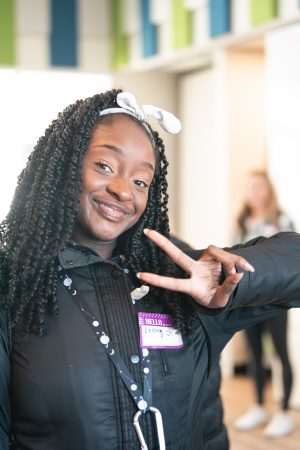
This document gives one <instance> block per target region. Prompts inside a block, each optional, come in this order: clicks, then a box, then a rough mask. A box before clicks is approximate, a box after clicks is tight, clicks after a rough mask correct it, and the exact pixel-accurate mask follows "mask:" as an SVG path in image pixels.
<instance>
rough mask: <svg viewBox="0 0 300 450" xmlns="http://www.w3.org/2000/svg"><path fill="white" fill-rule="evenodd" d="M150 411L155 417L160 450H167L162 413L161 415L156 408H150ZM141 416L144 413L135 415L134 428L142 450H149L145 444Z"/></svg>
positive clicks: (139, 412) (140, 412)
mask: <svg viewBox="0 0 300 450" xmlns="http://www.w3.org/2000/svg"><path fill="white" fill-rule="evenodd" d="M149 411H151V412H152V413H153V414H154V417H155V423H156V431H157V437H158V443H159V450H165V449H166V444H165V435H164V427H163V421H162V417H161V413H160V411H159V409H157V408H154V406H149ZM141 415H142V411H138V412H137V413H135V415H134V417H133V426H134V428H135V431H136V434H137V437H138V440H139V441H140V444H141V450H148V446H147V444H146V442H145V439H144V435H143V432H142V429H141V426H140V424H139V418H140V416H141Z"/></svg>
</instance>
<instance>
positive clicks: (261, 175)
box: [235, 171, 295, 438]
mask: <svg viewBox="0 0 300 450" xmlns="http://www.w3.org/2000/svg"><path fill="white" fill-rule="evenodd" d="M293 229H294V228H293V224H292V222H291V220H290V219H289V217H287V215H286V214H285V213H283V211H281V209H280V208H279V205H278V201H277V196H276V192H275V189H274V186H273V185H272V183H271V181H270V179H269V177H268V175H267V173H266V172H264V171H254V172H252V173H251V174H250V175H249V177H248V180H247V184H246V192H245V200H244V205H243V207H242V209H241V212H240V215H239V217H238V233H237V241H238V242H245V241H248V240H249V239H252V238H253V237H255V236H266V237H269V236H272V235H273V234H275V233H278V232H280V231H293ZM287 327H288V315H287V311H283V312H282V314H279V315H278V316H276V317H273V318H271V319H268V320H267V321H264V322H261V323H258V324H256V325H255V326H253V327H250V328H247V329H246V330H245V331H246V336H247V341H248V344H249V348H250V351H251V355H252V361H251V372H252V377H253V381H254V386H255V398H256V402H255V404H253V405H252V406H250V408H249V409H248V410H247V411H246V412H245V413H244V414H243V415H242V416H241V417H239V418H238V419H237V420H236V422H235V426H236V428H237V429H239V430H242V431H249V430H252V429H254V428H257V427H260V426H262V425H266V423H267V422H268V419H269V417H268V412H267V410H266V408H265V405H264V403H265V398H264V389H265V367H264V361H263V357H264V354H263V353H264V352H263V340H262V338H263V334H264V332H265V331H266V330H269V332H270V334H271V337H272V341H273V344H274V348H275V350H276V353H277V354H278V356H279V358H280V360H281V364H282V385H283V398H282V402H281V408H280V410H279V411H278V412H277V413H276V414H274V416H273V417H272V419H271V421H270V422H269V423H268V425H267V427H266V428H265V430H264V434H265V435H266V436H268V437H272V438H276V437H282V436H284V435H286V434H288V433H290V432H291V431H292V430H293V429H294V427H295V425H294V421H293V418H292V417H291V415H290V414H289V399H290V394H291V390H292V382H293V374H292V368H291V364H290V361H289V356H288V345H287Z"/></svg>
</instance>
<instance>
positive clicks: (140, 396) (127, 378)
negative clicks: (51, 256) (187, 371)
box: [58, 267, 165, 450]
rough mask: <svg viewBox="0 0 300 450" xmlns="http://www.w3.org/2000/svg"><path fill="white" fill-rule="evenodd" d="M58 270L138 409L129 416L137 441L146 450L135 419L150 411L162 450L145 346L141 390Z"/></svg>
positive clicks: (161, 438)
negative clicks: (131, 419) (131, 418)
mask: <svg viewBox="0 0 300 450" xmlns="http://www.w3.org/2000/svg"><path fill="white" fill-rule="evenodd" d="M59 269H60V270H59V271H58V277H59V278H60V279H61V281H62V283H63V284H64V286H65V287H66V289H67V291H68V292H69V294H70V295H71V296H72V298H73V300H74V301H75V303H76V305H77V306H78V308H79V309H80V311H81V313H82V314H83V316H84V318H85V319H86V321H87V322H88V324H89V325H90V327H91V329H92V331H93V333H94V334H95V336H96V338H97V339H98V340H99V342H100V343H101V344H102V346H103V348H104V349H105V351H106V353H107V355H108V357H109V358H110V360H111V362H112V363H113V364H114V366H115V369H116V371H117V373H118V374H119V376H120V377H121V379H122V381H123V383H124V384H125V386H126V388H127V390H128V392H129V393H130V395H131V397H132V398H133V400H134V402H135V404H136V406H137V408H138V411H137V413H136V414H135V416H134V418H133V425H134V427H135V430H136V433H137V436H138V439H139V442H140V444H141V449H142V450H148V447H147V444H146V442H145V439H144V436H143V433H142V430H141V427H140V424H139V418H140V416H141V414H142V413H146V412H151V413H153V414H154V417H155V421H156V429H157V434H158V439H159V445H160V447H159V448H160V450H165V439H164V431H163V424H162V417H161V413H160V411H159V410H158V409H157V408H154V407H153V406H152V369H151V359H150V353H149V350H148V349H147V348H143V349H142V361H141V366H142V372H143V380H144V383H143V384H144V389H143V392H142V391H141V389H140V388H139V386H138V384H137V383H136V381H135V379H134V377H133V375H132V374H131V372H130V371H129V369H128V368H127V366H126V364H125V362H124V360H123V358H122V357H121V355H120V354H119V352H118V351H117V349H116V348H115V347H114V345H113V343H112V342H111V340H110V338H109V336H108V334H107V333H106V332H105V330H104V327H103V325H102V323H101V321H100V318H96V317H95V316H94V315H93V314H92V312H91V309H90V307H89V305H88V303H87V301H86V300H85V299H84V297H83V295H82V294H81V292H80V291H79V290H78V289H77V288H76V287H75V286H74V283H73V281H72V279H71V278H70V275H69V274H68V272H66V271H64V270H63V269H61V268H60V267H59Z"/></svg>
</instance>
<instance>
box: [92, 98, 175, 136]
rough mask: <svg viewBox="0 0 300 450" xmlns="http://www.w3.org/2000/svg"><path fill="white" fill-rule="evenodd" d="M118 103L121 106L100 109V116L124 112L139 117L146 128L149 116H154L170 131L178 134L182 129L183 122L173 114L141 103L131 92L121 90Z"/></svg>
mask: <svg viewBox="0 0 300 450" xmlns="http://www.w3.org/2000/svg"><path fill="white" fill-rule="evenodd" d="M117 104H118V105H119V106H120V108H107V109H103V111H100V113H99V116H104V115H106V114H115V113H124V114H129V115H131V116H134V117H136V118H137V119H139V120H140V121H141V122H143V124H144V125H145V126H146V128H147V129H148V131H150V130H149V128H148V126H147V122H146V121H147V116H153V117H155V119H156V120H157V121H158V123H159V125H160V126H161V127H162V128H163V129H164V130H165V131H167V132H168V133H172V134H177V133H179V131H180V130H181V123H180V121H179V119H177V117H175V116H174V115H173V114H171V113H169V112H168V111H165V110H164V109H161V108H158V107H157V106H153V105H141V106H140V105H139V104H138V102H137V101H136V98H135V96H134V95H133V94H131V93H130V92H120V93H119V94H117Z"/></svg>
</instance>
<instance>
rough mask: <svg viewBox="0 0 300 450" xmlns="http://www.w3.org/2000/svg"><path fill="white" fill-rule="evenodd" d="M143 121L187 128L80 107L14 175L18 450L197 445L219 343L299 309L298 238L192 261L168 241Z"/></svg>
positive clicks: (7, 251)
mask: <svg viewBox="0 0 300 450" xmlns="http://www.w3.org/2000/svg"><path fill="white" fill-rule="evenodd" d="M149 114H153V115H154V116H155V117H157V118H158V120H159V122H160V123H161V124H162V126H163V127H164V128H165V129H166V130H167V131H171V132H174V131H178V129H179V126H178V122H177V121H176V119H175V118H174V116H172V115H170V114H169V113H166V112H165V111H163V110H160V109H159V108H156V107H151V106H149V105H148V106H144V107H140V106H139V105H138V104H137V103H136V100H135V98H134V97H133V96H132V95H131V94H129V93H126V92H121V91H115V90H113V91H110V92H107V93H105V94H101V95H96V96H94V97H92V98H88V99H86V100H84V101H78V102H76V103H75V104H74V105H71V106H70V107H68V108H67V109H66V110H65V111H64V112H63V113H62V114H60V115H59V116H58V119H57V120H55V121H54V122H53V123H52V124H51V125H50V127H49V128H48V129H47V130H46V133H45V136H43V137H41V138H40V140H39V141H38V143H37V146H36V148H35V150H34V152H33V153H32V155H31V156H30V158H29V161H28V164H27V167H26V168H25V169H24V171H23V172H22V174H21V175H20V178H19V182H18V186H17V190H16V193H15V197H14V200H13V202H12V206H11V210H10V212H9V214H8V216H7V218H6V220H5V221H4V222H3V224H2V226H1V248H2V252H1V272H0V273H1V279H0V282H1V289H2V297H1V305H2V306H1V309H0V311H1V315H0V317H1V322H0V324H1V328H0V358H1V361H0V364H1V375H0V436H1V441H0V442H1V445H2V447H1V448H3V449H5V450H6V449H7V448H8V441H9V436H10V432H11V431H12V435H13V440H14V444H13V448H15V449H17V450H25V449H30V450H69V449H72V450H95V449H100V450H117V449H124V450H127V449H139V448H143V449H147V448H149V449H152V450H153V449H172V450H179V449H186V450H187V449H189V450H191V449H195V450H196V449H197V450H199V449H201V448H203V439H202V435H203V430H202V420H201V409H202V404H203V397H204V393H205V388H206V382H207V378H208V377H209V376H210V369H211V367H212V366H213V365H214V364H215V362H216V361H217V360H218V357H219V354H220V352H221V350H222V349H223V347H224V346H225V345H226V343H227V342H228V340H229V339H230V338H231V336H232V335H233V334H234V332H235V331H236V330H239V329H241V328H243V327H244V326H246V325H251V324H254V323H257V322H259V321H260V320H263V319H264V318H266V317H269V316H272V315H274V314H277V313H278V311H279V310H282V308H283V307H284V308H288V307H291V306H298V303H299V301H297V299H298V298H299V294H300V271H299V268H298V267H299V265H298V264H297V262H298V261H299V256H298V255H299V250H300V236H299V235H297V234H292V235H283V236H278V237H276V238H272V239H270V240H265V239H258V240H255V241H253V242H251V243H248V244H247V246H246V247H245V248H240V249H233V250H232V251H231V253H227V252H224V251H222V250H220V249H217V248H215V247H209V249H208V250H207V251H205V252H204V253H202V256H201V252H193V253H192V254H191V257H190V256H188V255H185V254H183V253H182V252H181V251H180V250H179V249H177V248H176V247H175V246H174V245H173V244H171V242H170V241H169V240H168V239H167V238H168V236H169V226H168V215H167V198H168V196H167V182H166V172H167V170H166V168H167V161H166V157H165V153H164V146H163V142H162V140H161V139H160V138H159V136H158V134H157V132H155V131H153V130H152V129H151V128H150V126H149V124H148V122H147V120H146V119H147V116H148V115H149ZM154 230H156V231H154ZM248 246H249V248H248ZM200 256H201V258H200V259H197V258H199V257H200ZM244 257H246V258H248V259H249V261H250V262H251V263H253V264H254V265H255V266H256V271H255V272H253V267H252V266H251V265H250V264H249V263H248V262H247V261H246V260H245V259H244ZM219 261H220V262H222V263H223V264H222V267H221V264H220V262H219ZM236 267H238V270H239V271H240V272H241V270H242V271H243V273H240V272H238V273H236ZM223 269H224V270H223ZM158 273H160V274H162V275H163V276H160V275H158ZM142 280H143V281H142ZM145 282H149V283H151V284H152V285H153V286H156V287H150V289H149V287H148V286H147V285H146V284H145ZM237 286H238V288H237ZM236 288H237V289H236ZM233 291H234V294H233V295H231V294H232V292H233ZM283 292H284V295H283ZM226 445H227V444H226V443H225V444H224V446H223V447H224V448H226V447H225V446H226ZM219 448H221V447H219Z"/></svg>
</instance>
